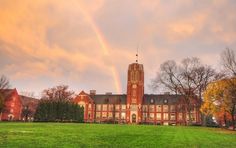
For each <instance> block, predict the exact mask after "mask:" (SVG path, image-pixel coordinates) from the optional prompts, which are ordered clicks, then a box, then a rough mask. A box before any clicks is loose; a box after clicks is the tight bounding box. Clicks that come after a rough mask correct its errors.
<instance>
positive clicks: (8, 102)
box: [0, 89, 22, 121]
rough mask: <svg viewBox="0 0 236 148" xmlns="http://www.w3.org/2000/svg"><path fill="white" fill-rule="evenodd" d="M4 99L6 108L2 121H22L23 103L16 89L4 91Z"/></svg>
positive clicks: (0, 118)
mask: <svg viewBox="0 0 236 148" xmlns="http://www.w3.org/2000/svg"><path fill="white" fill-rule="evenodd" d="M2 94H3V97H4V108H3V111H2V113H1V116H0V120H3V121H4V120H5V121H6V120H8V121H18V120H21V111H22V102H21V99H20V96H19V95H18V92H17V90H16V89H7V90H3V91H2Z"/></svg>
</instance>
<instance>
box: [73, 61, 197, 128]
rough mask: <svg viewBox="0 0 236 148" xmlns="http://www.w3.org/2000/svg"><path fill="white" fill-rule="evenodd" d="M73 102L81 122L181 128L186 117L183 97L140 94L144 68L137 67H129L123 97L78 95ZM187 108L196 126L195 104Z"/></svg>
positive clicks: (192, 101) (133, 65)
mask: <svg viewBox="0 0 236 148" xmlns="http://www.w3.org/2000/svg"><path fill="white" fill-rule="evenodd" d="M74 102H75V103H78V104H79V105H81V106H83V107H84V121H85V122H112V123H128V124H133V123H134V124H137V123H144V124H162V125H169V124H180V125H185V124H186V121H187V120H188V117H189V116H188V113H187V111H186V105H185V104H184V103H183V96H181V95H170V94H164V95H160V94H156V95H147V94H144V68H143V65H142V64H138V63H133V64H130V65H129V68H128V77H127V94H123V95H112V94H110V93H109V94H104V95H99V94H95V93H91V94H87V93H85V92H84V91H82V92H81V93H80V94H79V95H78V96H77V97H76V98H75V99H74ZM191 104H192V111H191V118H192V121H193V123H196V124H200V123H201V117H200V111H199V108H198V105H197V101H196V100H195V99H194V98H193V99H192V100H191Z"/></svg>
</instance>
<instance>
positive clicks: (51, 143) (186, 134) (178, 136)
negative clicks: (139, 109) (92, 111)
mask: <svg viewBox="0 0 236 148" xmlns="http://www.w3.org/2000/svg"><path fill="white" fill-rule="evenodd" d="M0 147H10V148H12V147H22V148H27V147H29V148H35V147H53V148H54V147H102V148H104V147H119V148H123V147H142V148H143V147H171V148H172V147H181V148H182V147H188V148H189V147H191V148H192V147H208V148H211V147H220V148H226V147H227V148H228V147H234V148H235V147H236V132H233V131H226V130H221V129H214V128H203V127H182V126H151V125H150V126H149V125H108V124H76V123H73V124H70V123H68V124H67V123H0Z"/></svg>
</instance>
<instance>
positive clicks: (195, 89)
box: [152, 57, 215, 124]
mask: <svg viewBox="0 0 236 148" xmlns="http://www.w3.org/2000/svg"><path fill="white" fill-rule="evenodd" d="M214 76H215V71H214V70H213V69H212V68H211V67H210V66H205V65H203V64H202V63H201V62H200V60H199V59H198V58H196V57H193V58H186V59H183V60H182V62H181V64H180V65H177V64H176V62H175V61H166V62H164V63H163V64H161V67H160V72H159V73H157V77H156V78H155V79H153V80H152V86H153V88H154V89H158V88H161V87H163V86H164V87H165V88H167V89H168V90H169V91H171V92H174V93H175V94H180V95H182V96H183V98H184V103H185V104H186V109H187V112H188V117H189V122H188V124H192V119H191V110H192V103H191V100H192V99H193V98H196V99H197V100H198V104H199V106H198V107H200V105H201V103H202V97H201V96H202V92H203V91H204V90H205V88H206V85H207V84H208V83H209V82H210V81H211V80H213V79H214Z"/></svg>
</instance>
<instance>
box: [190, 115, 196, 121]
mask: <svg viewBox="0 0 236 148" xmlns="http://www.w3.org/2000/svg"><path fill="white" fill-rule="evenodd" d="M191 118H192V121H196V114H194V113H192V114H191Z"/></svg>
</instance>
